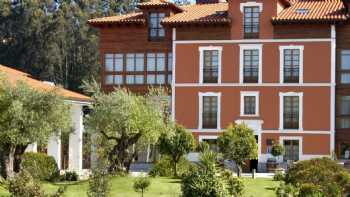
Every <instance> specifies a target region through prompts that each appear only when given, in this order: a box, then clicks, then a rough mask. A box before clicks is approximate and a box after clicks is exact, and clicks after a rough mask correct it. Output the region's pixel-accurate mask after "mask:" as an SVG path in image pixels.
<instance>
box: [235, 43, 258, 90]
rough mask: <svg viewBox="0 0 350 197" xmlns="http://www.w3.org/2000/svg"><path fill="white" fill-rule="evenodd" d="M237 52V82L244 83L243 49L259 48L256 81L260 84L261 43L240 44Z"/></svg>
mask: <svg viewBox="0 0 350 197" xmlns="http://www.w3.org/2000/svg"><path fill="white" fill-rule="evenodd" d="M239 47H240V52H239V60H240V61H239V83H241V84H243V83H244V72H243V71H244V50H259V74H258V77H259V79H258V83H259V84H262V48H263V45H262V44H240V45H239Z"/></svg>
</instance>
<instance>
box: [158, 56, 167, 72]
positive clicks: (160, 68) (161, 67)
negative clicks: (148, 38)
mask: <svg viewBox="0 0 350 197" xmlns="http://www.w3.org/2000/svg"><path fill="white" fill-rule="evenodd" d="M164 70H165V53H157V71H164Z"/></svg>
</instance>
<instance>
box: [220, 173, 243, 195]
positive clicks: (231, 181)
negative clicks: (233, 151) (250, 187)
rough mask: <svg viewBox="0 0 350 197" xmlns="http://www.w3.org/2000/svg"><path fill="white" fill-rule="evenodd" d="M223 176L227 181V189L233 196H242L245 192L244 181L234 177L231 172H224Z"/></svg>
mask: <svg viewBox="0 0 350 197" xmlns="http://www.w3.org/2000/svg"><path fill="white" fill-rule="evenodd" d="M222 176H223V177H224V178H225V180H226V181H227V188H228V191H229V193H230V195H231V196H242V195H243V190H244V184H243V181H242V180H241V179H240V178H238V177H234V176H233V174H232V172H231V171H230V170H224V172H223V173H222Z"/></svg>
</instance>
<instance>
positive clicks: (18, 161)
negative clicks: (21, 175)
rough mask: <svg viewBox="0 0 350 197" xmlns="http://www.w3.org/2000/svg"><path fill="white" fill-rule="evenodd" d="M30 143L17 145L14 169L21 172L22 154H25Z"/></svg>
mask: <svg viewBox="0 0 350 197" xmlns="http://www.w3.org/2000/svg"><path fill="white" fill-rule="evenodd" d="M27 147H28V145H19V146H16V150H15V155H14V156H15V160H14V171H15V172H19V171H20V170H21V162H22V155H23V154H24V152H25V150H26V148H27Z"/></svg>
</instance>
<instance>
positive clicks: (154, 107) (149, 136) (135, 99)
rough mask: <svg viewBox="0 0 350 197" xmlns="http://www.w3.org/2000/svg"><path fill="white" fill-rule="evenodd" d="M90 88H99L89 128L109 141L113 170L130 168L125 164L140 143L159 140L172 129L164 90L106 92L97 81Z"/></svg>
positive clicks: (106, 147)
mask: <svg viewBox="0 0 350 197" xmlns="http://www.w3.org/2000/svg"><path fill="white" fill-rule="evenodd" d="M87 90H88V91H90V92H91V91H93V92H95V93H94V96H93V99H94V102H93V106H92V113H91V114H90V115H89V116H88V117H87V118H86V121H85V122H86V126H87V130H88V131H89V132H91V133H92V134H95V135H99V136H101V137H102V138H103V140H104V141H105V144H104V149H105V150H106V151H107V152H108V154H109V155H108V158H109V161H110V165H111V166H110V170H111V171H123V170H124V169H127V167H128V166H126V165H125V164H126V163H131V161H132V159H133V158H134V156H135V155H136V151H137V150H138V147H139V146H145V145H146V144H155V143H156V142H157V141H158V139H159V137H160V135H161V134H162V133H163V132H167V131H168V130H167V126H166V124H165V121H166V114H164V111H165V109H167V105H168V104H167V97H166V96H165V95H163V92H156V90H154V91H151V92H150V93H149V94H148V95H146V96H138V95H136V94H133V93H131V92H128V91H127V90H125V89H116V90H114V91H113V92H111V93H109V94H105V93H103V92H101V91H100V89H99V87H98V85H96V84H92V85H87ZM134 145H135V146H134ZM133 146H134V147H133Z"/></svg>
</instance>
